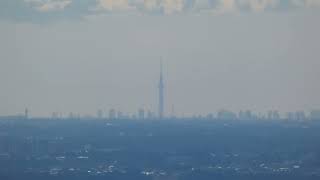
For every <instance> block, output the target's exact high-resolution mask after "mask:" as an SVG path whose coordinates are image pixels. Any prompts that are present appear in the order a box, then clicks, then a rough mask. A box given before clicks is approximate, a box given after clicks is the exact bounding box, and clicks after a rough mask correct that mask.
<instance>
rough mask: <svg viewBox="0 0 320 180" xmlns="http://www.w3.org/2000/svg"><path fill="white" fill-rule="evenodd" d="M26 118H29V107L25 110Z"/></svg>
mask: <svg viewBox="0 0 320 180" xmlns="http://www.w3.org/2000/svg"><path fill="white" fill-rule="evenodd" d="M24 118H26V119H28V118H29V110H28V108H26V109H25V110H24Z"/></svg>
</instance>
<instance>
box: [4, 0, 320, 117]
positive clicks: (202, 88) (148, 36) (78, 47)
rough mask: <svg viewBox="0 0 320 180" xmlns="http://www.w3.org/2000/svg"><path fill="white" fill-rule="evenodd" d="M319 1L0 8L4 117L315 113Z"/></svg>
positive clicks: (42, 1) (51, 0) (63, 0)
mask: <svg viewBox="0 0 320 180" xmlns="http://www.w3.org/2000/svg"><path fill="white" fill-rule="evenodd" d="M319 32H320V1H318V0H291V1H290V0H158V1H157V0H97V1H94V0H1V2H0V87H1V91H0V114H2V115H6V114H16V113H20V112H23V111H24V108H25V107H28V108H29V109H30V111H31V114H33V115H50V114H51V113H52V112H55V111H61V112H65V113H69V112H74V113H82V114H95V112H96V111H97V109H103V110H106V111H107V110H108V109H110V108H112V107H114V108H116V109H118V110H121V111H124V112H130V113H133V112H136V110H137V109H138V108H140V107H142V108H146V109H151V110H152V111H156V109H157V97H158V95H157V83H158V79H159V77H158V75H159V59H160V57H161V56H162V57H163V59H164V75H165V77H164V78H165V95H166V99H165V104H166V112H167V113H170V111H171V106H172V105H173V104H174V107H175V111H176V113H177V114H179V115H181V114H182V113H184V114H185V115H189V114H200V113H201V114H206V113H209V112H215V111H217V110H219V109H222V108H225V109H229V110H233V111H239V110H240V109H252V110H254V111H261V112H264V111H267V110H270V109H278V110H280V111H284V112H285V111H294V110H300V109H303V110H306V111H309V110H311V109H317V108H318V109H319V108H320V35H319Z"/></svg>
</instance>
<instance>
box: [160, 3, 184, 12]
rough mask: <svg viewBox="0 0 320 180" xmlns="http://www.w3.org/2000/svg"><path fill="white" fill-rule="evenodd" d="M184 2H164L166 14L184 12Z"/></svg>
mask: <svg viewBox="0 0 320 180" xmlns="http://www.w3.org/2000/svg"><path fill="white" fill-rule="evenodd" d="M184 4H185V2H184V0H163V1H162V7H163V9H164V13H165V14H172V13H175V12H182V11H183V7H184Z"/></svg>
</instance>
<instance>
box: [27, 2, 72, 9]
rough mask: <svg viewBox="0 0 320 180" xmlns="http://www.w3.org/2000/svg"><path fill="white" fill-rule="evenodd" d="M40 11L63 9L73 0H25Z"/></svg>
mask: <svg viewBox="0 0 320 180" xmlns="http://www.w3.org/2000/svg"><path fill="white" fill-rule="evenodd" d="M24 1H25V2H27V3H30V4H32V5H33V6H34V8H35V9H36V10H38V11H40V12H50V11H59V10H63V9H64V8H65V7H67V6H68V5H70V4H71V3H72V0H24Z"/></svg>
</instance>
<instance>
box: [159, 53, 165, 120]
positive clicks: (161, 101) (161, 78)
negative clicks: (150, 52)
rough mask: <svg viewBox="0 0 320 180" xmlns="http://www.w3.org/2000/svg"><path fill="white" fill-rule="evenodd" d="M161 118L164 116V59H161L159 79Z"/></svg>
mask: <svg viewBox="0 0 320 180" xmlns="http://www.w3.org/2000/svg"><path fill="white" fill-rule="evenodd" d="M158 88H159V107H158V108H159V118H160V119H162V118H163V117H164V91H163V90H164V84H163V74H162V59H160V79H159V87H158Z"/></svg>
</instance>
